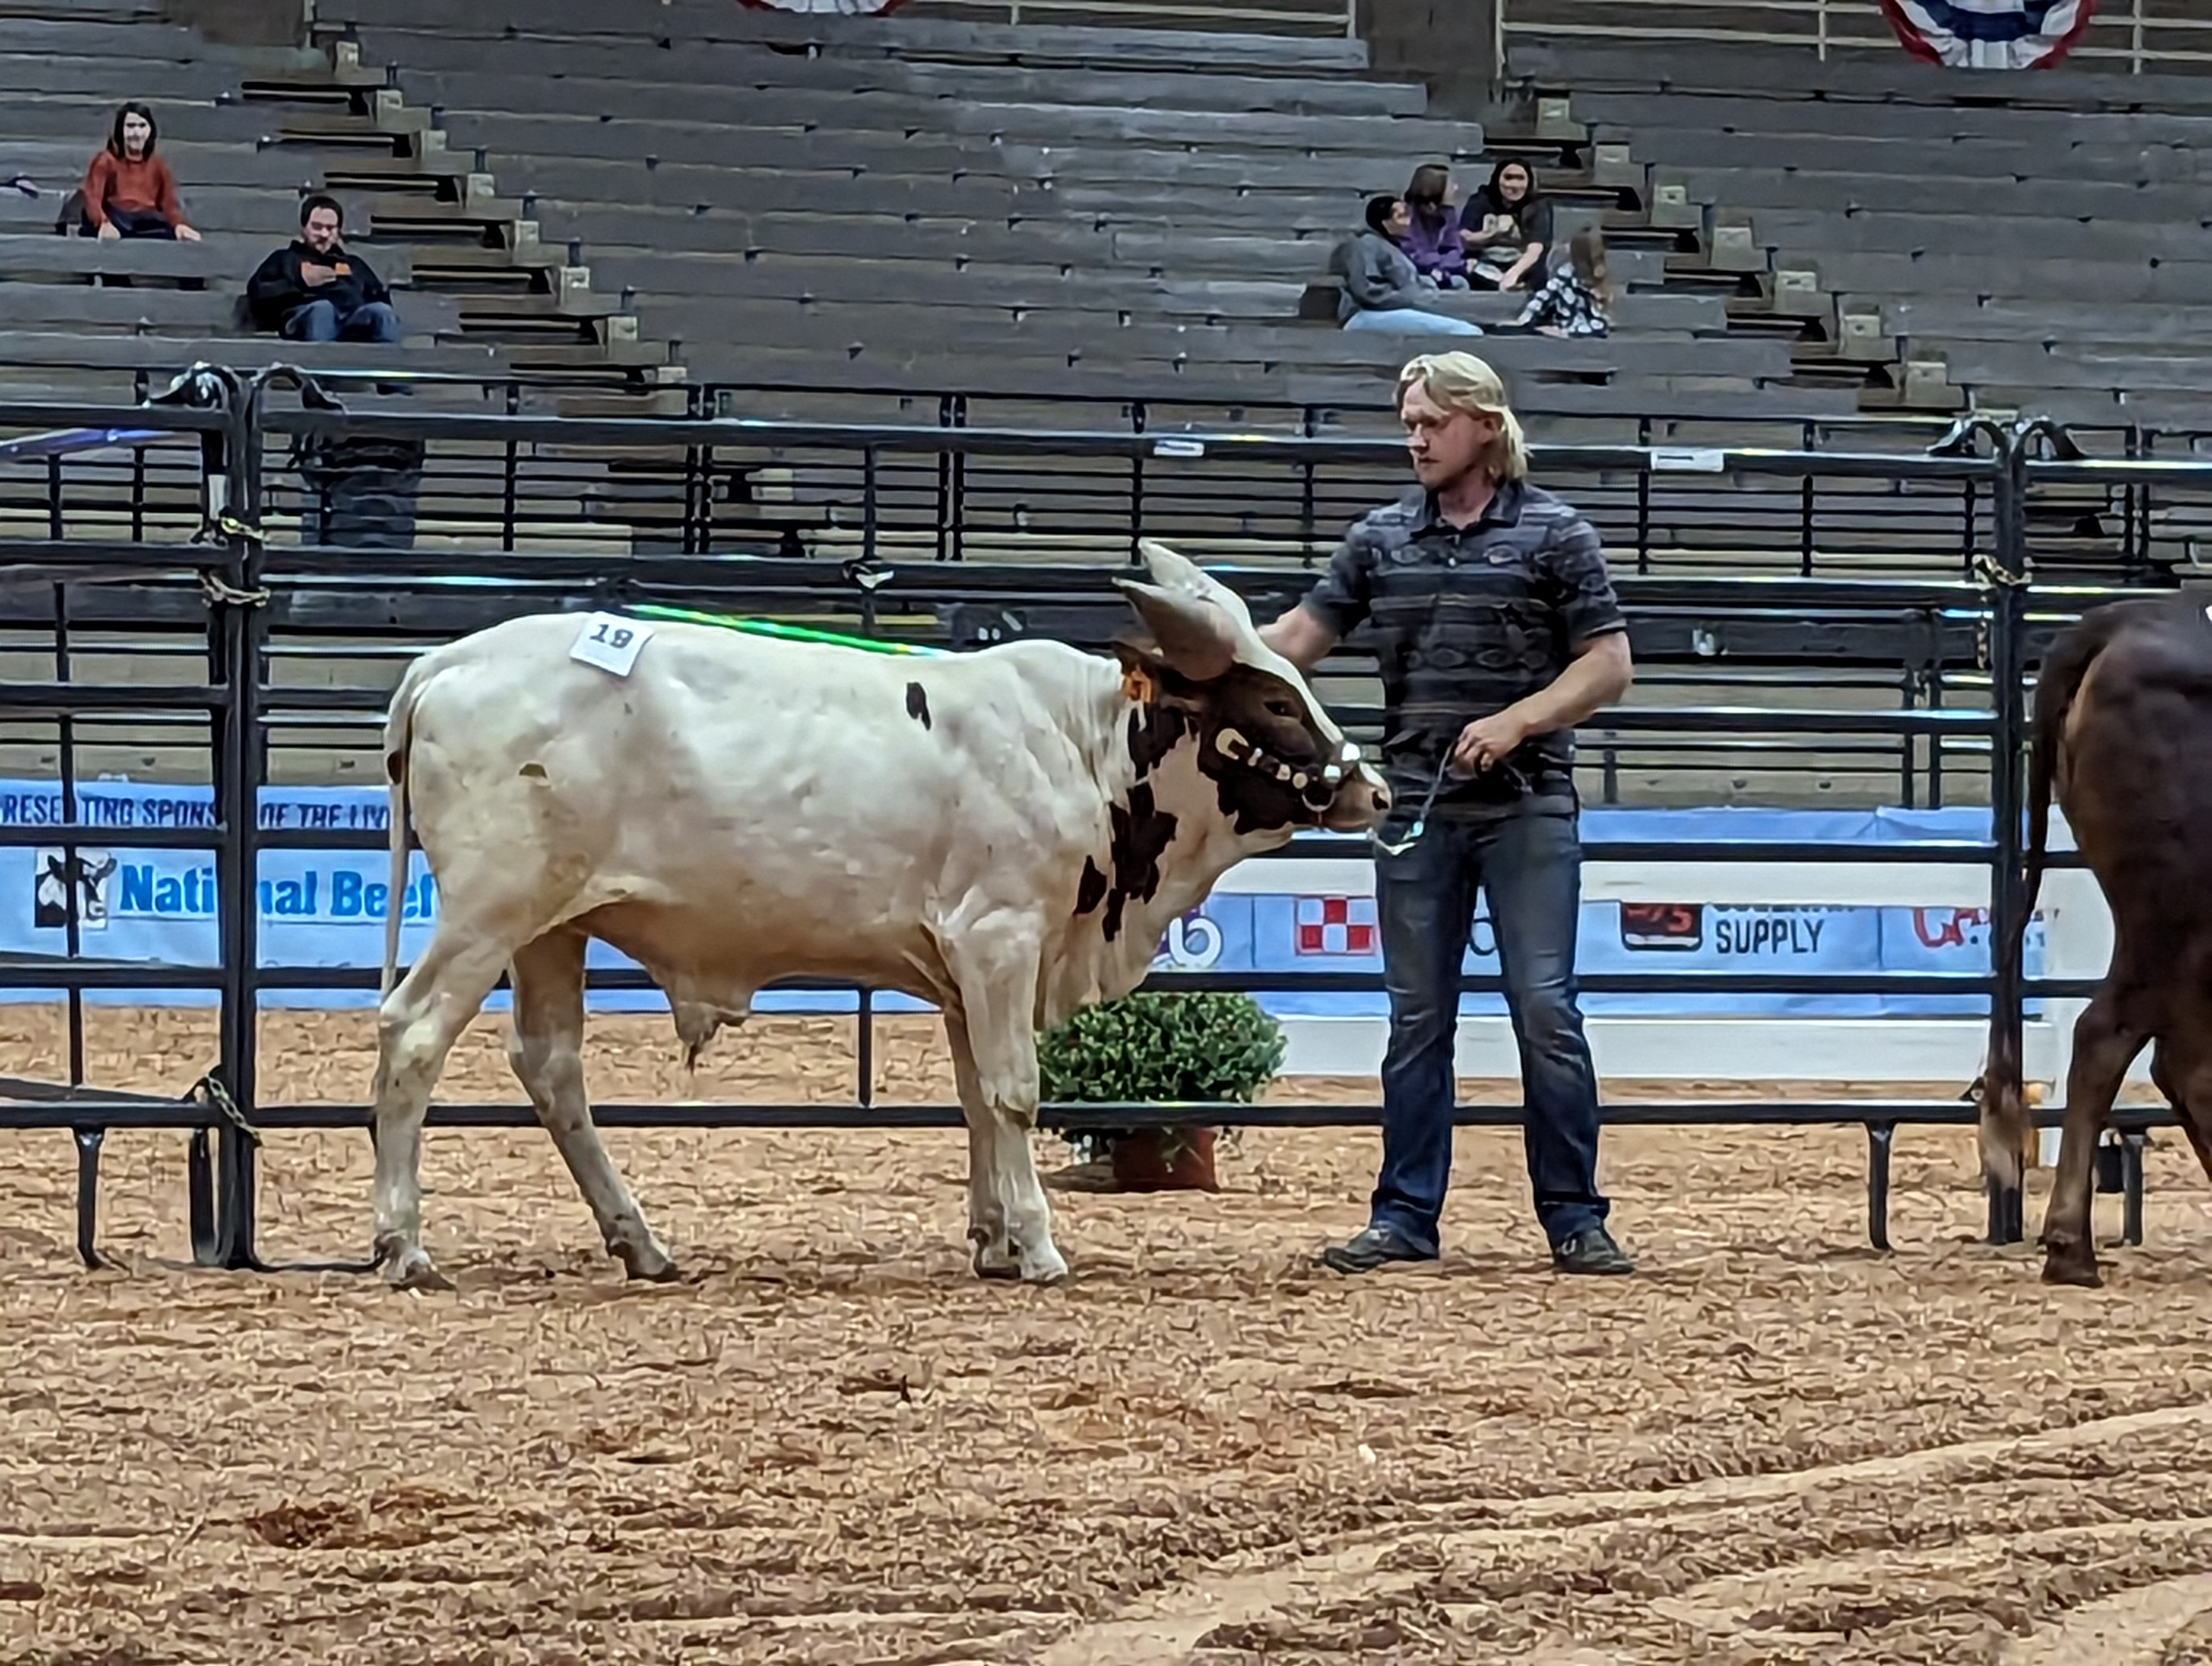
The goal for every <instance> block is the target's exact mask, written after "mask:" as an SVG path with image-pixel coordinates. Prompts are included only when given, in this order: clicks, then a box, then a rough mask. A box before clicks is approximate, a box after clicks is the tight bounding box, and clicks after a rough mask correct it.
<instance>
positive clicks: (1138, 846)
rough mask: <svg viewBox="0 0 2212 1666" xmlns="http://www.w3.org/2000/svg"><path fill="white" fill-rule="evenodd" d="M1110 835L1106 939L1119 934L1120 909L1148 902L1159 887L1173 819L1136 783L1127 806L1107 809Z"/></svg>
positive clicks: (1171, 839)
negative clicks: (1110, 880)
mask: <svg viewBox="0 0 2212 1666" xmlns="http://www.w3.org/2000/svg"><path fill="white" fill-rule="evenodd" d="M1111 809H1112V816H1113V823H1114V832H1113V837H1112V839H1111V841H1110V842H1109V844H1108V847H1107V860H1109V861H1110V862H1112V863H1113V865H1114V883H1113V886H1112V888H1111V889H1110V890H1109V891H1107V893H1106V940H1107V941H1108V942H1109V943H1110V942H1112V941H1113V940H1114V939H1115V938H1117V937H1119V936H1120V935H1121V910H1122V909H1123V907H1124V905H1126V904H1127V903H1128V902H1129V901H1130V900H1131V899H1132V898H1134V899H1135V900H1136V901H1138V902H1140V903H1149V902H1150V901H1152V897H1154V896H1155V895H1157V894H1158V891H1159V888H1160V858H1161V857H1163V856H1164V855H1165V854H1167V849H1168V847H1169V846H1170V844H1172V843H1174V842H1175V833H1176V818H1175V817H1174V816H1173V815H1171V814H1170V813H1169V812H1166V811H1164V810H1162V809H1161V808H1160V807H1159V806H1158V804H1157V803H1155V802H1154V801H1153V799H1152V788H1151V787H1147V786H1146V785H1145V784H1144V783H1143V782H1141V781H1139V783H1138V784H1137V785H1136V786H1134V787H1131V788H1130V789H1129V803H1128V807H1127V808H1126V809H1124V808H1123V807H1122V806H1120V805H1118V804H1117V805H1115V806H1112V807H1111Z"/></svg>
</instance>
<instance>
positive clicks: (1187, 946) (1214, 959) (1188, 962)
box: [1152, 909, 1221, 972]
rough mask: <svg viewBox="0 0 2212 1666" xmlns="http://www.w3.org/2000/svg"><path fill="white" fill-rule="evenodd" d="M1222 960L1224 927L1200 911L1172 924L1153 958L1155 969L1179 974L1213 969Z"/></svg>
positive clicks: (1162, 935)
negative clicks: (1222, 929)
mask: <svg viewBox="0 0 2212 1666" xmlns="http://www.w3.org/2000/svg"><path fill="white" fill-rule="evenodd" d="M1220 960H1221V927H1218V926H1217V925H1215V924H1214V923H1213V921H1211V920H1209V919H1207V918H1206V915H1204V914H1203V913H1202V912H1200V910H1199V909H1192V910H1191V911H1190V912H1189V913H1188V914H1186V915H1183V916H1182V919H1180V920H1175V921H1170V922H1169V924H1168V928H1167V930H1166V931H1165V932H1164V933H1161V935H1160V946H1159V950H1158V952H1157V953H1155V954H1154V955H1153V956H1152V965H1153V967H1154V969H1155V970H1162V971H1177V972H1204V971H1210V970H1212V969H1213V968H1214V967H1215V966H1216V965H1218V964H1219V963H1220Z"/></svg>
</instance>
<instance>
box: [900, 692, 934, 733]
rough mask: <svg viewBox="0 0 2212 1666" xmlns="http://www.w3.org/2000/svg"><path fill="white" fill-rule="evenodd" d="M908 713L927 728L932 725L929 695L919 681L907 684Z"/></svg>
mask: <svg viewBox="0 0 2212 1666" xmlns="http://www.w3.org/2000/svg"><path fill="white" fill-rule="evenodd" d="M906 714H907V715H908V717H910V718H912V719H913V720H914V721H915V722H917V723H919V724H921V727H923V728H925V729H927V728H929V727H932V726H931V723H930V721H929V696H928V694H927V692H926V691H925V690H923V688H922V686H921V684H919V683H908V684H907V685H906Z"/></svg>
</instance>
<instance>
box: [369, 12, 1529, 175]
mask: <svg viewBox="0 0 2212 1666" xmlns="http://www.w3.org/2000/svg"><path fill="white" fill-rule="evenodd" d="M361 47H362V52H361V57H362V61H363V62H364V64H369V65H374V64H378V63H380V62H389V63H392V64H398V65H399V66H401V67H402V68H403V70H407V71H420V72H447V71H456V72H465V73H473V74H476V75H479V76H481V75H483V74H485V73H487V72H491V71H496V73H498V74H500V75H502V76H529V77H532V78H542V81H543V83H544V87H545V88H549V89H550V88H568V87H575V86H577V85H579V83H578V82H577V81H576V80H575V79H574V77H576V76H578V74H579V73H580V70H587V71H588V74H589V75H590V76H591V77H592V81H593V82H641V83H645V84H656V83H661V82H665V77H666V76H667V75H668V74H669V72H670V68H671V64H681V66H682V69H683V73H684V81H685V84H686V86H687V87H689V88H692V89H694V90H698V89H704V88H732V89H739V90H750V91H767V90H773V91H778V92H784V91H788V92H793V93H800V92H805V91H809V90H813V91H821V92H834V93H836V94H863V93H887V94H911V95H915V96H917V97H926V98H930V99H936V100H943V99H946V98H957V99H962V100H972V101H975V102H977V103H990V104H1024V103H1030V104H1053V103H1070V104H1082V105H1130V106H1133V105H1146V104H1152V103H1161V104H1164V105H1166V106H1170V107H1171V108H1174V109H1177V110H1188V111H1212V112H1220V113H1223V114H1233V115H1237V116H1239V117H1240V118H1241V117H1242V116H1243V115H1244V114H1248V113H1274V114H1290V115H1352V116H1374V115H1386V116H1420V115H1423V114H1424V113H1425V112H1426V109H1427V104H1428V99H1427V94H1426V93H1425V89H1424V88H1422V87H1421V86H1420V85H1419V83H1418V82H1385V81H1380V80H1374V79H1363V80H1358V81H1353V80H1349V79H1346V78H1342V77H1301V76H1289V75H1281V74H1276V75H1234V74H1224V73H1221V72H1219V71H1218V70H1210V69H1207V68H1206V67H1204V66H1202V65H1198V64H1194V65H1187V66H1183V67H1181V68H1179V69H1176V70H1106V69H1096V70H1091V71H1090V72H1088V73H1086V74H1085V75H1083V76H1067V75H1066V74H1064V73H1062V72H1060V71H1057V70H1032V69H1027V68H1023V67H1018V66H1012V65H1008V66H1003V67H1001V66H994V65H975V64H963V65H958V66H953V65H946V64H928V63H918V62H915V61H913V60H911V59H907V58H873V59H863V58H836V57H823V58H801V57H794V56H793V55H792V54H790V53H788V52H773V51H769V50H768V49H766V48H763V47H759V46H750V45H738V44H730V43H720V42H710V41H677V40H669V41H667V42H665V44H663V43H660V42H652V43H647V42H639V43H636V44H635V45H630V44H617V43H613V42H607V43H599V44H595V45H594V46H593V48H592V52H591V55H590V58H589V59H588V62H587V63H582V62H580V59H579V57H578V55H577V53H576V52H575V49H574V46H573V45H571V44H569V43H565V42H556V41H545V40H527V39H524V40H499V39H486V38H483V37H466V36H455V35H450V34H447V33H443V32H441V31H420V32H402V31H393V30H386V29H375V30H365V31H362V33H361ZM1557 148H1558V147H1557V146H1556V144H1554V145H1553V146H1552V147H1551V149H1553V150H1554V151H1556V149H1557Z"/></svg>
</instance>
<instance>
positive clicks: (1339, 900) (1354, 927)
mask: <svg viewBox="0 0 2212 1666" xmlns="http://www.w3.org/2000/svg"><path fill="white" fill-rule="evenodd" d="M1292 918H1293V920H1294V921H1295V922H1296V924H1297V936H1296V938H1295V939H1293V941H1294V943H1295V945H1296V947H1297V952H1298V953H1300V954H1302V955H1312V954H1325V955H1369V954H1373V953H1374V952H1376V948H1377V947H1378V944H1377V942H1376V939H1377V936H1378V935H1379V933H1378V932H1377V930H1376V917H1375V899H1374V898H1373V897H1299V898H1298V900H1297V911H1296V913H1295V914H1294V915H1292Z"/></svg>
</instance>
